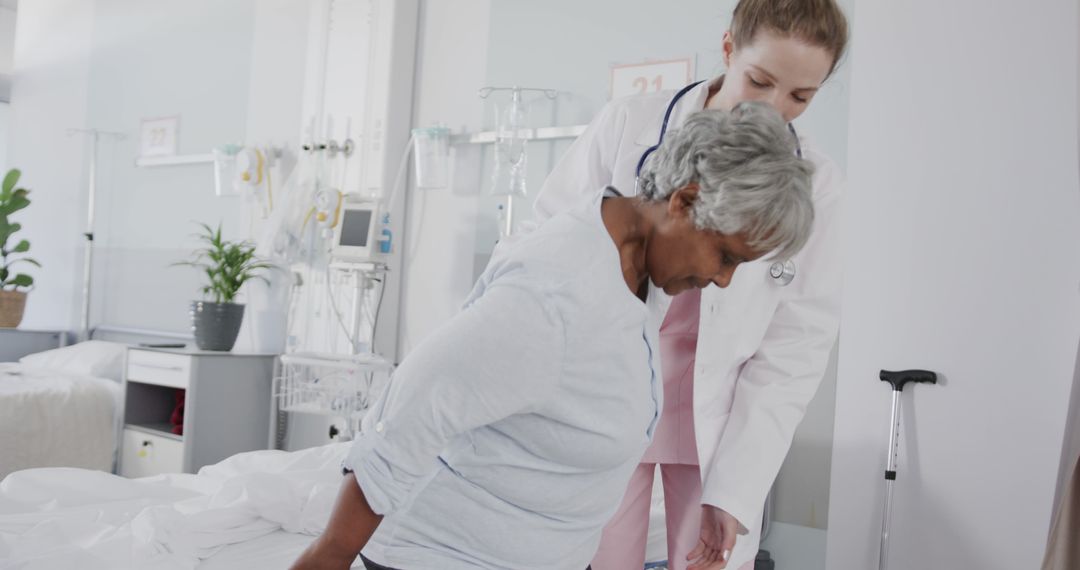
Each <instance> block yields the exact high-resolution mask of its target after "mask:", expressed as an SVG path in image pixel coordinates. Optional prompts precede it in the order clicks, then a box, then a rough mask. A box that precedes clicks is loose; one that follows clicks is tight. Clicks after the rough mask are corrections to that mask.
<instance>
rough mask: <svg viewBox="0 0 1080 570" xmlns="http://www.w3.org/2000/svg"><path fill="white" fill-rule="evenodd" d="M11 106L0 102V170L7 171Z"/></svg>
mask: <svg viewBox="0 0 1080 570" xmlns="http://www.w3.org/2000/svg"><path fill="white" fill-rule="evenodd" d="M10 123H11V106H10V105H8V104H7V103H3V102H0V172H7V170H8V163H7V146H8V132H9V131H10V129H11V125H10Z"/></svg>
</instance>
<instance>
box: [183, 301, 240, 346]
mask: <svg viewBox="0 0 1080 570" xmlns="http://www.w3.org/2000/svg"><path fill="white" fill-rule="evenodd" d="M190 313H191V330H192V332H194V333H195V345H196V346H198V347H199V349H200V350H224V351H228V350H232V347H233V345H234V344H236V335H238V334H240V323H242V322H244V306H243V305H240V304H237V303H211V302H210V301H192V302H191V311H190Z"/></svg>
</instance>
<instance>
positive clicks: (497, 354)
mask: <svg viewBox="0 0 1080 570" xmlns="http://www.w3.org/2000/svg"><path fill="white" fill-rule="evenodd" d="M556 298H557V296H555V295H551V294H549V293H548V292H547V291H546V290H545V289H544V288H543V287H542V286H540V285H538V284H537V283H536V281H535V280H530V279H525V278H518V279H513V278H511V279H500V280H496V281H495V282H493V283H492V284H490V285H489V286H488V287H487V289H486V290H485V291H483V293H482V295H481V296H479V297H478V298H476V300H475V301H474V302H473V303H472V304H470V305H468V306H467V307H466V308H465V309H463V310H462V312H460V313H458V314H457V315H456V316H455V317H454V318H453V319H452V320H451V321H450V322H449V323H447V324H446V325H445V326H443V327H442V328H441V329H439V330H437V331H436V332H434V333H432V335H431V336H430V337H428V338H427V339H426V340H424V341H423V342H422V343H421V344H420V345H419V346H417V347H416V348H415V349H414V350H413V351H412V352H411V353H410V354H409V355H408V356H407V357H406V358H405V360H404V361H403V362H402V363H401V365H400V366H399V367H398V369H397V370H396V371H395V373H394V375H393V378H392V379H391V382H390V385H389V386H388V388H387V389H386V390H385V392H384V393H383V394H382V396H381V397H380V398H379V400H378V401H376V402H375V404H374V405H373V406H372V410H371V412H369V413H368V415H367V416H366V417H365V418H364V421H363V429H362V435H360V436H359V437H358V438H357V439H356V441H355V442H354V443H353V446H352V449H351V450H350V452H349V455H348V456H347V457H346V459H345V466H346V467H347V468H349V469H351V470H352V471H353V472H354V473H355V474H356V480H357V482H358V484H359V485H360V488H361V489H362V490H363V492H364V496H365V497H366V498H367V501H368V504H369V505H370V506H371V508H372V510H373V511H374V512H376V513H378V514H381V515H388V514H391V513H393V512H395V511H397V510H399V509H400V508H401V507H402V506H403V505H405V504H406V503H407V502H408V499H409V498H410V496H411V495H412V494H413V493H414V492H415V491H417V490H419V488H422V486H423V485H424V483H425V481H426V480H427V479H428V477H429V476H430V475H432V474H433V473H434V472H435V471H436V470H437V469H438V467H439V465H440V460H439V454H440V453H441V452H442V451H443V449H445V448H446V446H447V444H448V442H449V441H450V440H451V439H452V438H454V437H455V436H458V435H460V434H463V433H465V432H467V431H469V430H471V429H474V428H477V427H480V426H484V425H488V424H491V423H494V422H497V421H499V420H501V419H503V418H506V417H508V416H511V415H513V414H519V413H528V412H529V411H530V409H531V408H534V407H538V406H540V405H541V404H543V402H544V401H545V400H546V399H548V398H549V397H551V395H552V394H553V393H554V392H555V390H556V389H557V388H558V386H559V383H560V381H561V377H560V376H561V369H562V363H563V355H564V351H565V346H564V345H565V337H566V333H565V327H564V324H563V319H562V315H561V311H560V310H559V308H558V304H557V302H556Z"/></svg>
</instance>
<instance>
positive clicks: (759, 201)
mask: <svg viewBox="0 0 1080 570" xmlns="http://www.w3.org/2000/svg"><path fill="white" fill-rule="evenodd" d="M810 175H811V166H810V165H809V163H807V162H804V161H803V160H801V159H799V158H797V157H796V156H795V152H794V141H793V140H792V138H791V134H790V133H789V132H788V130H787V127H786V125H785V124H784V121H783V120H782V119H781V117H780V115H778V114H777V113H776V112H775V111H772V110H771V109H770V108H768V107H766V106H763V105H760V104H754V103H749V104H748V103H744V104H741V105H739V106H737V107H735V108H734V109H733V110H732V111H731V112H723V111H701V112H698V113H696V114H695V115H694V116H693V117H692V118H690V119H689V120H688V121H686V123H685V124H684V125H683V127H682V128H681V129H680V130H679V131H677V132H671V133H669V134H668V136H667V137H666V140H665V141H664V143H663V145H662V146H661V147H660V148H659V149H658V151H657V152H655V153H653V154H652V156H650V159H649V162H648V163H647V164H646V168H645V171H644V172H643V173H642V179H641V184H643V188H642V190H643V191H642V193H641V196H639V197H635V198H624V197H621V196H620V195H619V194H618V192H617V191H616V190H615V189H613V188H609V189H608V191H607V192H605V193H604V194H603V196H597V197H596V198H595V199H591V200H588V201H587V202H586V203H583V204H582V205H581V206H580V207H578V208H576V209H574V210H571V211H568V212H566V213H564V214H561V215H559V216H556V217H554V218H551V219H550V220H548V221H547V222H546V223H545V224H544V225H542V226H540V228H538V229H537V230H536V231H534V232H532V233H530V234H528V235H526V236H524V237H521V238H518V239H517V240H516V242H515V243H513V244H510V245H509V246H507V247H504V248H502V249H501V250H500V251H499V252H498V253H497V254H496V256H495V257H494V258H493V259H492V261H491V263H490V264H489V266H488V268H487V270H486V271H485V272H484V274H483V275H482V276H481V277H480V279H479V281H478V283H477V285H476V287H475V289H474V290H473V292H472V293H471V294H470V296H469V299H468V300H467V302H466V303H465V308H464V309H463V310H462V311H461V313H460V314H458V315H457V316H456V317H454V319H452V320H451V321H450V322H449V323H448V324H447V325H446V326H444V327H442V328H441V329H440V330H438V331H437V332H435V333H433V334H432V335H431V336H430V338H428V339H427V340H426V341H424V342H423V343H422V344H421V345H420V346H418V347H416V349H415V350H413V351H412V353H410V354H409V356H408V358H406V359H405V361H404V362H403V363H402V364H401V366H400V368H399V369H398V370H397V372H396V373H395V374H394V379H393V381H392V383H391V385H390V387H389V388H388V389H387V391H386V393H384V394H383V395H382V397H381V398H380V400H379V401H378V402H377V403H376V404H375V405H374V407H373V408H372V410H371V412H370V413H369V414H368V416H367V417H366V418H365V419H364V430H363V432H364V433H363V435H362V436H361V437H360V438H359V439H357V440H356V442H355V443H354V444H353V447H352V449H351V451H350V453H349V455H348V457H347V458H346V460H345V468H346V475H345V477H344V481H343V482H342V487H341V490H340V491H339V495H338V498H337V503H336V505H335V507H334V511H333V513H332V514H331V517H330V521H329V524H328V526H327V528H326V532H325V533H324V534H323V535H322V536H321V537H319V538H318V539H316V540H315V542H313V543H312V545H311V546H310V547H309V548H308V549H307V550H306V551H305V552H304V553H303V554H302V555H301V557H300V558H299V559H298V560H297V561H296V563H295V564H294V566H293V568H296V569H307V568H348V567H349V566H350V564H351V563H352V562H353V561H354V560H355V558H356V556H357V554H358V553H360V552H361V549H362V550H363V561H364V564H365V565H366V566H367V568H369V569H380V568H396V569H401V570H421V569H432V570H436V569H437V570H447V569H457V568H495V569H510V568H512V569H515V570H522V569H553V570H566V569H581V568H585V567H586V566H587V565H588V564H589V561H590V559H591V558H592V556H593V554H594V553H595V551H596V549H597V545H598V543H599V540H600V533H601V530H602V529H603V526H604V524H605V523H606V522H607V521H608V519H609V518H610V517H611V516H612V515H613V514H614V512H615V510H616V508H617V507H618V506H619V502H620V501H621V500H622V497H623V493H624V491H625V488H626V485H627V482H628V481H629V478H630V475H631V473H632V472H633V471H634V469H635V468H636V467H637V464H638V461H639V460H640V459H641V456H642V453H643V452H644V451H645V448H646V447H647V446H648V444H649V441H650V439H651V438H652V435H653V429H654V428H655V426H656V423H657V420H658V418H659V413H660V410H661V402H660V398H661V394H662V386H661V383H660V382H661V379H660V376H659V371H660V369H661V368H660V364H659V362H658V359H659V344H658V341H657V338H658V331H657V327H658V325H659V323H658V322H657V317H655V316H650V315H661V316H662V315H663V312H664V304H665V303H667V302H668V300H669V298H668V295H675V294H677V293H679V292H680V291H684V290H687V289H690V288H693V287H698V288H701V287H705V286H707V285H709V284H710V283H713V284H716V285H717V286H719V287H725V286H727V284H728V283H729V282H730V280H731V276H732V274H733V273H734V272H735V269H736V267H738V265H739V264H740V263H741V262H744V261H749V260H753V259H757V258H759V257H761V256H763V255H765V254H768V253H769V252H774V253H775V255H774V257H778V258H788V257H791V256H792V255H793V254H794V253H795V252H797V251H798V250H799V249H800V248H801V247H802V246H803V244H804V243H805V242H806V240H807V237H808V235H809V234H810V227H811V224H812V221H813V206H812V204H811V199H810ZM656 289H662V290H663V293H664V294H660V293H659V292H658V291H656ZM665 294H666V295H665Z"/></svg>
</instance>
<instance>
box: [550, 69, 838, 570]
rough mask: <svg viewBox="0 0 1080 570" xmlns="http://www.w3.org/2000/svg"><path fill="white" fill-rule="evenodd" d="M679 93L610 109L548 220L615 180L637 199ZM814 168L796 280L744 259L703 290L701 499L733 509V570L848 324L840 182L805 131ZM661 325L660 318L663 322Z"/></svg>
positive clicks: (582, 140) (576, 153)
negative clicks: (811, 217) (843, 303)
mask: <svg viewBox="0 0 1080 570" xmlns="http://www.w3.org/2000/svg"><path fill="white" fill-rule="evenodd" d="M709 83H710V82H705V83H702V84H701V85H698V86H697V87H695V88H694V89H692V90H691V91H689V92H687V93H686V95H684V96H683V97H682V98H681V99H680V100H679V102H678V104H677V105H676V106H675V109H674V110H673V112H672V114H671V119H670V121H669V124H668V129H669V131H670V130H672V129H675V128H678V127H679V125H681V124H682V123H683V121H685V120H686V118H687V117H688V116H689V115H690V114H692V113H694V112H695V111H699V110H701V109H702V108H704V105H705V100H706V98H707V95H708V88H709ZM673 95H674V92H671V91H668V92H662V93H655V94H649V95H641V96H633V97H628V98H624V99H619V100H616V101H613V102H611V103H608V104H607V105H606V106H605V107H604V108H603V109H602V110H601V112H600V114H599V115H598V116H597V117H596V118H595V119H594V120H593V122H592V124H590V125H589V128H588V129H587V130H586V132H585V133H584V134H582V135H581V137H579V138H578V139H577V140H576V141H575V142H574V144H573V145H572V146H571V148H570V149H569V150H568V151H567V153H566V155H565V156H563V157H562V159H561V160H560V161H559V163H558V164H557V165H556V167H555V169H554V170H553V171H552V173H551V175H550V176H549V177H548V178H547V180H546V181H545V183H544V186H543V188H542V189H541V191H540V194H539V196H538V197H537V200H536V205H535V209H536V217H537V219H538V221H543V220H544V219H547V218H548V217H551V216H552V215H554V214H556V213H558V212H561V211H563V210H566V209H568V208H570V207H571V206H572V205H574V204H577V203H579V202H580V201H581V199H582V198H583V197H584V196H586V195H592V194H594V193H597V192H600V191H601V189H602V188H603V187H604V186H606V185H609V184H610V185H612V186H614V187H615V188H617V189H618V190H619V191H621V192H622V193H623V194H625V195H632V194H634V193H635V170H636V167H637V163H638V160H640V158H641V155H642V153H643V152H645V150H646V149H647V148H649V147H650V146H652V145H654V144H656V142H657V139H658V137H659V134H660V127H661V123H662V121H663V116H664V112H665V110H666V109H667V107H668V104H669V103H670V101H671V98H672V96H673ZM800 142H801V145H802V152H803V157H804V158H806V159H808V160H810V161H812V162H813V163H814V167H815V171H814V179H813V199H814V208H815V211H814V214H815V221H814V229H813V232H812V235H811V238H810V241H809V242H808V243H807V245H806V247H805V248H804V249H803V250H802V251H801V252H800V253H799V254H798V255H797V256H796V257H794V258H793V261H794V262H795V265H796V276H795V279H794V281H792V282H791V284H790V285H788V286H786V287H781V286H779V285H778V284H777V283H775V282H774V281H773V280H772V279H771V278H770V277H769V276H768V267H769V264H770V262H768V261H765V260H758V261H754V262H750V263H744V264H742V265H740V266H739V268H738V269H737V270H736V272H735V275H734V277H733V279H732V281H731V284H730V285H729V286H728V287H727V288H725V289H720V288H718V287H716V286H714V285H710V286H709V287H708V288H707V289H705V290H703V291H702V295H701V324H700V329H699V336H698V344H697V355H696V369H695V371H694V372H695V373H694V429H695V432H696V435H697V451H698V461H699V463H700V465H701V478H702V503H703V504H709V505H714V506H716V507H719V508H722V509H724V510H725V511H727V512H729V513H730V514H731V515H733V516H734V517H735V518H736V519H738V520H739V522H740V523H741V525H742V526H743V528H742V529H740V530H741V532H742V533H743V534H746V533H749V534H748V535H747V536H743V537H740V538H739V540H738V541H737V543H736V548H735V551H734V552H733V553H732V558H731V562H732V563H731V564H729V567H730V568H739V567H740V566H742V565H743V564H744V563H745V562H747V561H750V560H753V558H754V555H755V553H756V552H757V549H758V541H759V534H760V528H761V516H762V510H763V506H764V503H765V498H766V496H767V495H768V493H769V489H770V488H771V487H772V484H773V480H774V479H775V478H776V475H777V472H778V471H779V470H780V465H781V463H782V462H783V460H784V457H785V455H786V454H787V451H788V448H789V447H790V445H791V439H792V436H793V435H794V432H795V428H796V427H797V426H798V424H799V422H800V421H801V420H802V417H803V414H804V413H805V411H806V406H807V404H808V403H809V402H810V399H811V398H812V397H813V395H814V393H815V391H816V390H817V387H818V384H819V383H820V381H821V378H822V376H823V375H824V372H825V368H826V365H827V363H828V359H829V353H830V351H831V349H832V346H833V343H834V342H835V340H836V335H837V329H838V326H839V317H840V287H841V259H840V255H841V252H840V222H841V220H840V202H841V198H842V196H843V193H844V192H843V191H844V180H843V175H842V173H841V172H840V170H839V168H838V167H837V166H836V164H835V163H833V162H832V161H831V160H830V159H829V158H828V157H826V156H824V155H823V154H821V153H820V152H817V151H816V150H815V149H814V148H813V146H811V145H810V144H809V143H808V142H807V141H806V139H804V138H802V137H801V136H800ZM659 318H660V320H662V315H660V316H659Z"/></svg>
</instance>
